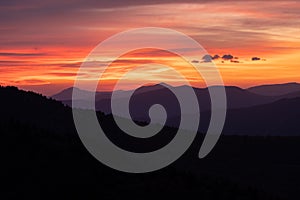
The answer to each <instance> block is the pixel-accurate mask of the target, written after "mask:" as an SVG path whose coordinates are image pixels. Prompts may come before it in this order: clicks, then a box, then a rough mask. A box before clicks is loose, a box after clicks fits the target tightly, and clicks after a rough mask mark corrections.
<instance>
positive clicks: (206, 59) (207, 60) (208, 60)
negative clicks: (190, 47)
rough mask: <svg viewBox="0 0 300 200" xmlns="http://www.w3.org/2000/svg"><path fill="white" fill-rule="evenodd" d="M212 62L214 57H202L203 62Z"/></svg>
mask: <svg viewBox="0 0 300 200" xmlns="http://www.w3.org/2000/svg"><path fill="white" fill-rule="evenodd" d="M211 61H212V57H211V55H208V54H207V55H205V56H203V57H202V62H211Z"/></svg>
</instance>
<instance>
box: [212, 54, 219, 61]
mask: <svg viewBox="0 0 300 200" xmlns="http://www.w3.org/2000/svg"><path fill="white" fill-rule="evenodd" d="M219 58H220V56H219V55H217V54H216V55H214V56H213V57H212V59H213V60H216V59H219Z"/></svg>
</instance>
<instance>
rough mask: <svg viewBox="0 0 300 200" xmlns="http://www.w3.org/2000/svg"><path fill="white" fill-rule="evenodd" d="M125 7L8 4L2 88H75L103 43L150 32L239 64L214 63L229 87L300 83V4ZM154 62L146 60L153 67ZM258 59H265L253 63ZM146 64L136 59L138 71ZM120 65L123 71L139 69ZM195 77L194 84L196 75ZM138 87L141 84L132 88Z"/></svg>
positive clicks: (0, 62) (4, 6) (2, 29)
mask: <svg viewBox="0 0 300 200" xmlns="http://www.w3.org/2000/svg"><path fill="white" fill-rule="evenodd" d="M124 2H125V1H114V3H110V2H109V1H99V2H97V1H96V2H95V1H81V0H74V1H66V0H65V1H56V0H54V1H37V0H25V1H19V2H17V1H16V3H15V1H12V2H6V3H0V11H1V12H0V18H1V21H0V41H1V45H0V84H1V85H16V86H18V87H21V88H25V89H30V90H34V91H37V92H40V93H43V94H46V95H50V94H53V93H56V92H58V91H59V90H61V89H64V88H66V87H71V86H72V83H73V80H74V77H75V76H76V73H77V70H78V68H79V66H80V64H81V62H82V61H83V60H84V58H85V57H86V56H87V55H88V54H89V52H90V51H91V50H92V49H93V48H94V47H95V46H96V45H97V44H98V43H99V42H101V41H103V40H104V39H106V38H108V37H110V36H111V35H113V34H115V33H118V32H120V31H124V30H127V29H131V28H140V27H148V26H153V27H165V28H172V29H175V30H177V31H180V32H182V33H185V34H186V35H188V36H190V37H192V38H193V39H195V40H196V41H198V42H199V43H200V44H201V45H202V46H203V47H204V48H205V49H206V50H207V51H208V53H209V54H210V55H215V54H218V55H220V56H221V57H222V56H223V55H224V54H230V55H232V56H233V57H235V58H234V59H229V60H224V59H216V60H214V62H215V64H216V65H217V67H218V69H219V70H220V72H221V74H222V77H223V80H224V83H225V84H226V85H237V86H240V87H248V86H252V85H258V84H265V83H283V82H300V76H299V74H300V68H299V63H300V28H299V27H300V12H299V10H300V2H299V1H268V2H265V3H262V2H261V1H247V2H246V1H238V0H236V1H222V2H221V3H220V2H219V1H201V0H200V1H197V2H196V3H195V1H192V2H193V3H186V2H189V1H179V0H178V1H177V0H176V1H160V2H161V3H156V4H155V3H151V4H149V1H131V3H130V4H128V3H127V4H125V3H124ZM174 2H175V3H174ZM118 45H120V46H122V45H126V42H124V43H123V44H118ZM162 55H164V54H162ZM162 55H159V54H153V55H152V57H153V59H154V60H155V59H158V57H159V59H160V60H161V62H163V63H164V64H169V65H174V63H175V65H176V66H179V68H180V66H181V67H182V68H183V67H184V65H183V64H182V65H180V64H179V63H180V62H178V60H177V61H176V59H175V61H176V62H174V59H171V60H168V58H169V57H170V55H164V56H162ZM149 56H150V55H149V54H147V57H144V60H146V61H149ZM253 57H258V58H260V60H255V61H252V58H253ZM122 59H124V58H121V60H122ZM140 59H141V57H140V56H136V57H134V56H132V55H131V56H130V60H131V61H132V64H136V63H138V61H136V60H140ZM150 60H151V59H150ZM199 62H201V61H199ZM116 63H117V64H119V68H126V66H130V65H131V64H130V63H128V62H126V63H122V62H119V63H118V62H116ZM150 63H151V61H150ZM203 64H205V63H203ZM184 69H185V68H184ZM119 73H120V72H119V71H118V70H115V71H112V72H111V73H110V76H111V77H107V80H108V81H112V80H114V79H115V77H116V75H117V76H118V75H119ZM188 74H189V72H188ZM188 76H189V78H191V77H193V75H192V74H191V73H190V74H189V75H188ZM149 77H150V76H148V77H141V78H149ZM151 77H152V78H153V77H154V78H153V80H155V81H157V82H164V81H165V80H169V81H172V80H173V79H172V76H171V77H166V76H161V72H157V73H156V72H155V70H153V72H152V73H151ZM155 77H156V78H155ZM110 79H111V80H110ZM200 82H201V80H200ZM174 84H175V85H176V79H174ZM200 85H201V84H200ZM130 87H134V84H133V83H132V82H129V81H128V88H130Z"/></svg>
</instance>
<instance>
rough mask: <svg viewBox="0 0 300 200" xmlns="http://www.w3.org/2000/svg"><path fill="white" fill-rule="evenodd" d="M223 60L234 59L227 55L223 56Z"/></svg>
mask: <svg viewBox="0 0 300 200" xmlns="http://www.w3.org/2000/svg"><path fill="white" fill-rule="evenodd" d="M222 59H223V60H231V59H233V56H232V55H230V54H225V55H223V56H222Z"/></svg>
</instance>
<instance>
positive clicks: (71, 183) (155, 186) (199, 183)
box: [0, 87, 300, 200]
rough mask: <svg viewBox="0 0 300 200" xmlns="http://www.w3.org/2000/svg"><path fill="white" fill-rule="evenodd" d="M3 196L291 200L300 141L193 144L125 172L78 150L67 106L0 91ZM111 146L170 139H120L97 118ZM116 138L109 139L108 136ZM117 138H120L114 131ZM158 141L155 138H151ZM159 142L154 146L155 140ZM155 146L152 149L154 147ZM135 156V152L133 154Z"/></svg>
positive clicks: (298, 175) (107, 119) (299, 176)
mask: <svg viewBox="0 0 300 200" xmlns="http://www.w3.org/2000/svg"><path fill="white" fill-rule="evenodd" d="M0 97H1V98H0V107H1V108H0V109H1V111H2V112H1V114H0V119H1V120H0V134H1V135H0V137H1V158H2V162H1V168H2V170H1V180H2V182H3V183H4V184H5V187H2V196H5V197H10V198H13V197H19V198H25V197H31V198H39V199H41V198H43V199H47V198H59V199H60V198H63V199H70V198H92V197H97V198H101V199H120V198H126V197H128V198H130V199H155V198H161V197H164V198H168V199H169V198H175V199H183V198H187V199H192V198H195V197H197V198H199V199H249V200H250V199H251V200H252V199H264V200H265V199H297V198H298V197H299V196H298V192H297V191H298V189H299V188H298V187H299V185H300V181H299V180H300V172H299V167H300V145H299V144H300V138H298V137H246V136H223V137H222V138H221V140H220V141H219V142H218V144H217V145H216V148H215V149H214V150H213V151H212V153H211V154H210V155H209V156H208V157H206V158H205V159H202V160H199V159H198V158H197V153H198V150H199V147H200V145H201V141H202V137H203V136H202V135H201V134H199V135H198V136H197V138H196V140H195V142H194V143H193V145H192V147H191V148H190V149H189V150H188V151H187V152H186V154H184V155H183V156H182V158H180V159H179V160H178V161H176V162H175V163H173V164H172V165H170V166H168V167H167V168H165V169H162V170H159V171H157V172H153V173H148V174H125V173H121V172H117V171H114V170H112V169H110V168H108V167H106V166H104V165H102V164H101V163H99V162H98V161H97V160H95V159H94V158H93V157H92V156H91V155H90V154H89V153H88V152H87V151H86V150H85V148H84V147H83V145H82V144H81V142H80V140H79V138H78V137H77V134H76V132H75V128H74V125H73V122H72V115H71V109H70V108H68V107H65V106H64V105H63V104H62V103H60V102H57V101H54V100H50V99H47V98H46V97H43V96H41V95H38V94H35V93H31V92H24V91H20V90H18V89H17V88H14V87H5V88H4V87H0ZM98 116H99V121H100V123H101V124H102V125H103V126H104V129H105V130H106V131H108V132H107V134H108V135H110V134H111V135H113V136H109V137H110V138H111V139H112V140H113V141H114V142H115V143H118V144H120V145H123V146H125V147H126V148H127V146H128V145H129V144H134V145H135V144H136V146H135V148H144V149H142V150H143V151H144V150H149V149H151V148H153V146H155V145H156V144H157V143H161V142H162V141H163V142H166V141H165V140H167V139H172V135H173V134H175V133H176V129H171V128H168V127H166V128H164V129H163V132H162V133H159V134H162V135H165V136H160V137H159V141H158V140H154V141H149V144H148V146H147V144H145V145H140V146H138V145H137V141H134V140H131V139H130V138H125V139H124V138H123V139H124V140H123V139H120V138H118V137H115V136H114V135H121V134H120V130H118V129H117V128H116V127H114V122H113V121H112V119H111V116H109V115H108V116H105V115H103V114H101V113H99V114H98ZM112 133H114V134H112ZM115 133H118V134H115ZM157 139H158V138H157ZM156 142H157V143H156ZM160 145H161V144H158V146H157V147H159V146H160ZM133 150H134V151H137V149H133Z"/></svg>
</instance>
